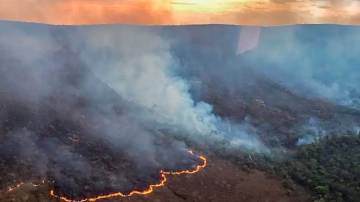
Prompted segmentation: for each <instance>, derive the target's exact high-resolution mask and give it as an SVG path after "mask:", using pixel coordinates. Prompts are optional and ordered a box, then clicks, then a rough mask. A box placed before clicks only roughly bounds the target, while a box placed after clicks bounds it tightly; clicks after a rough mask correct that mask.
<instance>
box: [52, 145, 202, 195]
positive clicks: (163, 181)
mask: <svg viewBox="0 0 360 202" xmlns="http://www.w3.org/2000/svg"><path fill="white" fill-rule="evenodd" d="M189 153H190V154H191V155H194V153H193V152H192V151H189ZM198 158H199V159H200V160H201V161H202V163H201V164H199V165H197V166H196V167H195V168H194V169H192V170H182V171H163V170H161V171H160V176H161V180H160V182H159V183H157V184H152V185H149V187H148V188H147V189H145V190H143V191H138V190H134V191H131V192H130V193H128V194H125V193H122V192H116V193H111V194H106V195H99V196H95V197H91V198H86V199H82V200H72V199H70V198H66V197H64V196H59V195H57V194H56V193H55V191H54V190H51V191H50V196H52V197H55V198H57V199H60V200H62V201H65V202H87V201H89V202H91V201H98V200H103V199H110V198H115V197H130V196H134V195H148V194H151V193H152V192H153V191H154V190H155V189H156V188H160V187H163V186H165V184H166V182H167V176H168V175H184V174H188V175H191V174H195V173H197V172H199V171H201V170H202V169H204V168H205V167H206V166H207V159H206V157H205V156H202V155H199V156H198Z"/></svg>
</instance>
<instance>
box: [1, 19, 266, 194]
mask: <svg viewBox="0 0 360 202" xmlns="http://www.w3.org/2000/svg"><path fill="white" fill-rule="evenodd" d="M0 26H1V30H4V31H2V32H1V34H0V53H1V54H0V60H1V63H0V67H1V68H0V71H1V76H0V77H1V79H0V82H1V85H0V88H1V90H0V92H1V114H0V117H1V126H2V127H1V138H0V140H1V142H2V143H1V147H0V152H1V166H0V167H1V169H2V170H1V173H4V176H3V177H2V180H1V186H2V187H6V186H8V185H11V184H12V183H14V182H16V181H20V180H21V181H31V180H33V179H43V178H45V179H47V180H49V182H52V183H54V184H53V186H54V187H55V189H56V190H57V191H58V192H59V193H60V194H64V195H67V196H71V197H74V198H81V197H84V196H87V195H92V194H98V193H106V192H113V191H119V190H123V191H125V192H126V191H128V190H131V189H132V188H134V187H137V188H143V187H144V186H145V185H147V184H148V183H149V182H152V181H155V180H158V178H159V170H160V169H166V170H167V169H168V170H177V169H182V168H189V167H191V166H194V165H195V164H197V163H198V162H197V161H198V160H197V159H195V158H194V157H192V156H190V155H189V154H188V153H187V152H186V151H187V150H188V148H187V146H186V144H185V143H184V142H183V141H182V140H181V139H184V138H185V139H187V140H190V141H194V142H196V143H197V144H199V145H202V146H206V144H207V143H212V142H216V141H222V140H226V139H229V140H236V145H237V146H240V147H244V148H246V149H249V150H256V151H258V152H264V151H267V148H266V147H265V146H264V145H263V144H262V143H261V141H259V140H258V139H257V137H256V134H255V133H254V134H250V133H248V131H246V130H245V129H243V128H242V127H240V126H241V124H238V123H235V122H234V123H233V122H226V121H224V120H223V119H222V118H221V117H220V116H217V115H216V114H214V113H213V111H212V106H211V105H209V104H207V103H205V102H201V101H195V100H193V98H192V95H191V94H190V85H189V83H188V81H187V80H186V79H184V78H182V77H181V76H179V75H178V74H177V72H176V71H175V70H176V68H177V65H178V64H177V61H176V59H175V58H174V56H173V55H172V53H171V41H169V40H167V39H165V38H163V37H162V36H161V35H160V34H159V33H157V31H156V30H152V29H149V28H140V27H127V26H109V27H100V28H96V27H95V28H90V27H89V28H84V29H82V28H75V27H52V26H41V25H32V24H16V23H1V25H0ZM229 124H231V125H233V126H232V127H233V128H234V129H233V130H232V131H233V132H232V133H233V134H234V135H230V134H228V133H229V131H228V130H224V128H228V127H229V126H230V125H229ZM174 137H177V138H174ZM179 137H180V138H179ZM94 181H96V184H94V183H92V182H94Z"/></svg>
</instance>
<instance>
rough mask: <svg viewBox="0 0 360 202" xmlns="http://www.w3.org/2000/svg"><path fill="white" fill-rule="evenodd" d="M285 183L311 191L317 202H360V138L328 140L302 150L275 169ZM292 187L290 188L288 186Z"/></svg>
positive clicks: (330, 138)
mask: <svg viewBox="0 0 360 202" xmlns="http://www.w3.org/2000/svg"><path fill="white" fill-rule="evenodd" d="M275 170H276V172H277V174H281V175H282V176H283V177H284V178H285V179H288V180H286V181H285V182H284V184H285V185H289V183H291V181H292V180H294V181H295V182H297V183H299V184H301V185H303V186H305V187H306V188H308V189H310V190H311V191H312V192H313V193H314V195H315V197H316V201H317V202H358V201H360V136H359V135H343V136H334V137H328V138H325V139H323V140H322V141H319V142H317V143H314V144H310V145H305V146H302V147H301V148H300V149H299V150H298V151H297V152H296V154H295V155H294V156H293V157H292V158H291V159H290V160H287V161H285V162H283V163H280V164H279V166H277V168H276V169H275ZM289 187H291V185H289Z"/></svg>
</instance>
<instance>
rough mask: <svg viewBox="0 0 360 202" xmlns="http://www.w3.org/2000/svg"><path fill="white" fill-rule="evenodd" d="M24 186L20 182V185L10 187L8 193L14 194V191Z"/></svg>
mask: <svg viewBox="0 0 360 202" xmlns="http://www.w3.org/2000/svg"><path fill="white" fill-rule="evenodd" d="M24 184H25V183H23V182H20V183H19V184H17V185H15V186H13V187H9V188H8V189H7V192H12V191H14V190H15V189H18V188H20V187H22V186H23V185H24Z"/></svg>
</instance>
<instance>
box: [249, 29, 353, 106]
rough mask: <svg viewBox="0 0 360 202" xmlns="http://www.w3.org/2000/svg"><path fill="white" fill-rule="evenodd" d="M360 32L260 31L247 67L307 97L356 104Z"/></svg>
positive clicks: (319, 30) (332, 30)
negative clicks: (253, 68) (258, 39)
mask: <svg viewBox="0 0 360 202" xmlns="http://www.w3.org/2000/svg"><path fill="white" fill-rule="evenodd" d="M359 33H360V30H359V29H358V28H356V27H336V26H331V25H328V26H327V25H324V26H318V27H302V26H299V27H284V28H277V29H276V28H274V29H262V34H261V37H260V42H259V45H258V47H257V49H256V50H254V51H253V52H252V53H249V55H248V56H245V57H244V58H245V59H246V60H247V62H249V63H248V64H249V66H252V67H255V68H256V69H257V70H258V71H261V72H263V73H264V74H266V75H267V76H269V77H271V78H273V79H275V80H277V81H278V82H281V83H282V84H284V85H286V86H287V87H289V88H290V89H291V90H293V91H295V92H298V93H301V94H302V95H305V96H308V97H314V96H317V97H321V98H327V99H329V100H331V101H333V102H336V103H339V104H342V105H347V106H353V107H357V105H358V104H359V92H358V89H357V86H359V75H360V74H359V73H360V72H359V71H360V69H359V68H358V66H359V64H360V61H359V59H358V55H357V53H358V52H359V51H360V40H359V37H357V36H358V35H359Z"/></svg>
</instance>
